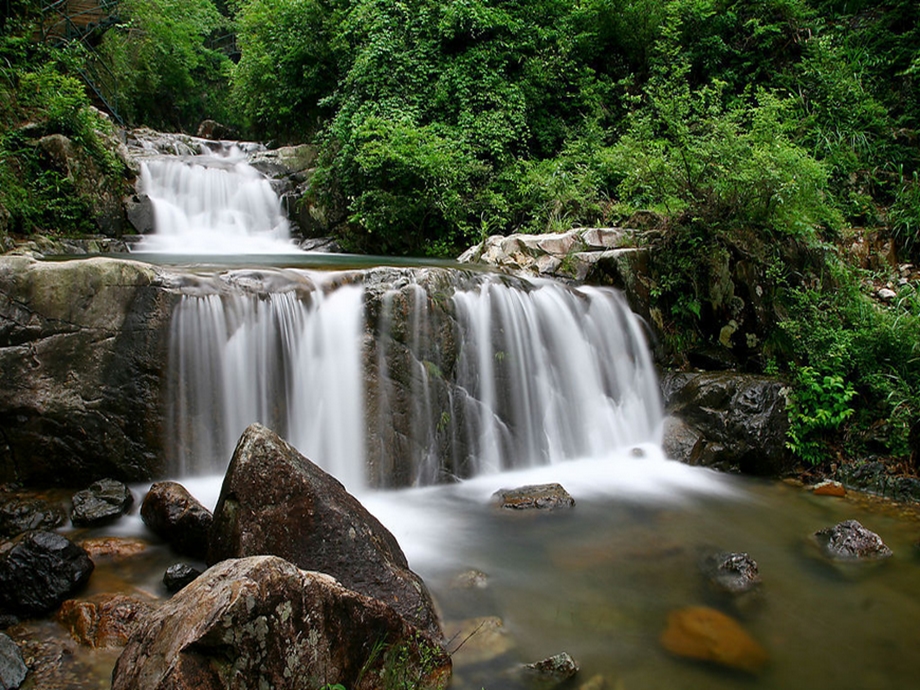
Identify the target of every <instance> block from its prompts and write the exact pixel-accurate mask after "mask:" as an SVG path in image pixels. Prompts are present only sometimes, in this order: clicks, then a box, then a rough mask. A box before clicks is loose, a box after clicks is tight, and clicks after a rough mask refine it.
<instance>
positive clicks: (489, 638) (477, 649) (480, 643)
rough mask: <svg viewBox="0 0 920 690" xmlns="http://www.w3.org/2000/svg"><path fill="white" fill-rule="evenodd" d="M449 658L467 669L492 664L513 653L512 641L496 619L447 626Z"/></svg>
mask: <svg viewBox="0 0 920 690" xmlns="http://www.w3.org/2000/svg"><path fill="white" fill-rule="evenodd" d="M444 629H445V631H446V632H447V635H448V639H449V643H448V648H449V649H450V650H451V653H450V655H451V657H452V658H453V659H454V661H455V662H456V663H457V664H463V665H465V666H471V665H474V664H481V663H485V662H489V661H493V660H494V659H497V658H498V657H500V656H502V655H503V654H507V653H508V652H509V651H510V650H512V649H514V638H513V637H511V635H509V634H508V630H507V628H505V624H504V622H503V621H502V619H501V618H499V617H498V616H482V617H480V618H469V619H467V620H463V621H457V622H452V623H447V624H445V626H444Z"/></svg>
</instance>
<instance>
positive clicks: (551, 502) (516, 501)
mask: <svg viewBox="0 0 920 690" xmlns="http://www.w3.org/2000/svg"><path fill="white" fill-rule="evenodd" d="M492 497H493V499H494V500H495V502H496V503H497V504H498V506H499V507H500V508H506V509H508V510H531V509H538V510H556V509H557V508H572V507H574V506H575V499H574V498H572V496H571V495H570V494H569V492H568V491H566V490H565V489H564V488H563V487H562V485H561V484H535V485H532V486H522V487H519V488H517V489H500V490H498V491H496V492H495V493H494V494H493V495H492Z"/></svg>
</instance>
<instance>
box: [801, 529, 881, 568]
mask: <svg viewBox="0 0 920 690" xmlns="http://www.w3.org/2000/svg"><path fill="white" fill-rule="evenodd" d="M814 536H815V539H816V540H817V542H818V545H819V546H820V547H821V550H822V551H823V553H824V555H826V556H827V557H829V558H832V559H838V560H845V561H854V560H860V561H862V560H868V561H875V560H880V559H884V558H889V557H890V556H891V555H892V552H891V549H889V548H888V547H887V546H886V545H885V543H884V542H883V541H882V538H881V537H880V536H879V535H877V534H876V533H875V532H871V531H869V530H867V529H866V528H865V527H863V526H862V525H861V524H859V522H857V521H856V520H846V521H844V522H840V523H838V524H836V525H834V526H833V527H828V528H826V529H822V530H818V531H817V532H815V534H814Z"/></svg>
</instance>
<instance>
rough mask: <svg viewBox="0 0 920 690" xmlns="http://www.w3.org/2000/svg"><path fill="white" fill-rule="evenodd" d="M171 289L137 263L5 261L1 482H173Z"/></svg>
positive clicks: (0, 338) (1, 262) (0, 336)
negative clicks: (167, 448) (167, 431)
mask: <svg viewBox="0 0 920 690" xmlns="http://www.w3.org/2000/svg"><path fill="white" fill-rule="evenodd" d="M165 287H167V285H166V281H164V278H163V274H161V273H160V272H159V270H158V269H154V268H153V267H150V266H147V265H144V264H141V263H136V262H133V261H124V260H118V259H109V258H92V259H83V260H78V261H60V262H43V261H35V260H33V259H30V258H27V257H23V256H4V257H0V379H2V380H3V386H0V439H2V440H3V442H2V443H0V482H2V481H13V480H15V481H20V482H23V483H32V484H45V485H48V484H58V485H68V484H69V485H71V486H73V485H81V484H84V483H85V482H87V481H92V480H95V479H99V478H102V477H113V478H116V479H120V480H123V481H140V480H144V479H148V478H150V477H151V476H153V475H155V474H158V473H163V472H164V471H165V467H163V456H164V454H163V453H162V443H163V442H162V439H163V431H162V423H163V419H164V418H165V414H164V410H163V400H162V396H161V386H162V382H163V380H164V378H165V369H164V368H165V365H166V359H167V357H166V352H167V346H168V333H169V319H170V315H171V309H172V304H173V302H174V300H175V299H177V297H176V295H175V294H173V293H172V292H171V291H169V290H167V289H164V288H165Z"/></svg>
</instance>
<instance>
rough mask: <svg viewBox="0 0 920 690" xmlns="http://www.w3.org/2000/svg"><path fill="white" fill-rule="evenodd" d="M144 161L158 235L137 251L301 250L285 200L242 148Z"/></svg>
mask: <svg viewBox="0 0 920 690" xmlns="http://www.w3.org/2000/svg"><path fill="white" fill-rule="evenodd" d="M202 149H203V150H202V152H201V153H199V154H198V155H184V156H158V157H151V158H149V159H146V160H142V161H141V182H140V191H141V192H142V193H144V194H146V195H147V197H148V198H149V199H150V202H151V204H152V205H153V211H154V229H155V231H154V233H153V234H151V235H146V236H144V238H143V239H142V240H141V242H140V243H138V244H137V245H135V247H134V250H135V251H140V252H158V253H168V254H222V255H227V254H283V253H292V252H296V251H298V250H297V248H296V247H295V246H294V244H293V243H292V242H291V235H290V227H289V223H288V220H287V218H286V216H285V215H284V212H283V210H282V207H281V200H280V199H279V197H278V195H277V194H276V193H275V191H274V189H272V186H271V183H270V182H269V180H268V179H266V178H265V177H264V176H263V175H262V174H261V173H260V172H259V171H258V170H256V169H255V168H253V167H252V166H251V165H249V163H248V162H247V156H246V153H245V152H244V151H243V150H242V149H241V148H239V147H237V146H228V147H220V148H218V150H216V151H215V150H211V149H209V148H207V147H202Z"/></svg>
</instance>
